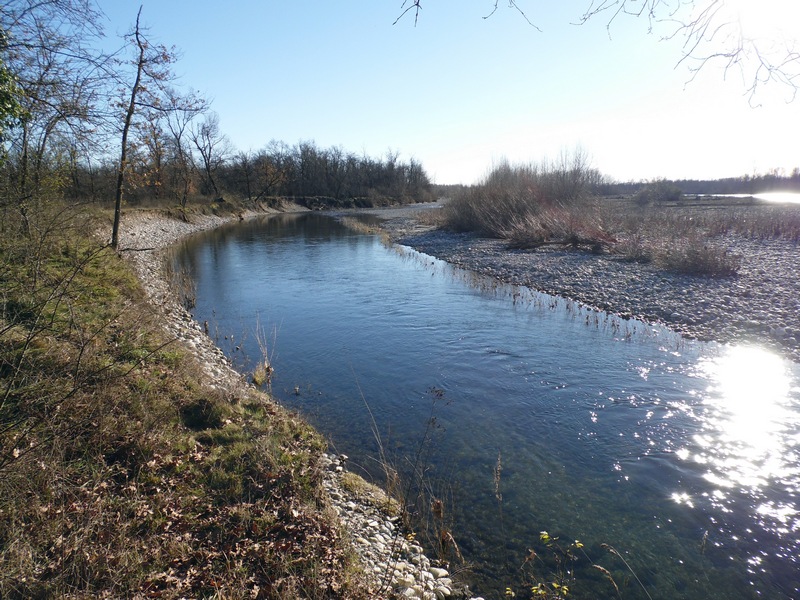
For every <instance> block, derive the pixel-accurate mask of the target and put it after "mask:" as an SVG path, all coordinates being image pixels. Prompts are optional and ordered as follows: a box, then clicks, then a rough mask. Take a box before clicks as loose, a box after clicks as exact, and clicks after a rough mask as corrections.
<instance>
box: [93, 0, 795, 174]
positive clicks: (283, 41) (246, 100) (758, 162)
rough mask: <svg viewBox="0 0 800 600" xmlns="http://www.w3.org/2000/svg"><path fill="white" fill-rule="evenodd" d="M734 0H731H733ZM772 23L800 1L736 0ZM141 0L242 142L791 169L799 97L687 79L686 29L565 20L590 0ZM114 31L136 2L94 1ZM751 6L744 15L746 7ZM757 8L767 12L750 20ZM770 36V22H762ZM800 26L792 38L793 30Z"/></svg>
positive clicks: (461, 161)
mask: <svg viewBox="0 0 800 600" xmlns="http://www.w3.org/2000/svg"><path fill="white" fill-rule="evenodd" d="M728 1H729V2H731V3H733V4H736V1H735V0H728ZM738 2H740V3H742V4H743V5H744V4H747V3H749V4H750V5H758V6H759V7H761V8H759V9H757V12H755V13H753V12H752V11H751V13H750V14H748V15H745V17H746V18H748V19H749V22H750V23H751V24H752V25H753V26H758V27H759V30H760V29H761V28H763V29H764V31H768V28H767V26H768V25H769V23H766V21H768V20H769V19H767V18H766V17H770V18H771V19H772V20H773V21H774V22H777V23H779V24H782V25H784V26H786V25H787V24H788V26H789V27H791V28H795V29H796V31H795V32H789V33H791V34H800V12H799V11H798V10H797V8H796V7H797V6H800V2H798V0H759V1H756V0H738ZM518 3H519V5H520V6H521V7H523V8H524V9H525V11H526V14H527V16H528V17H529V18H530V20H531V21H533V22H534V23H535V24H536V25H537V26H538V27H539V28H540V29H541V30H542V31H541V32H540V31H537V30H536V29H535V28H533V27H531V26H530V25H528V24H527V23H526V22H525V20H524V19H523V18H522V17H521V16H520V15H519V13H517V12H516V11H514V10H513V9H509V8H507V4H508V3H507V2H506V0H500V2H499V9H498V11H497V12H496V13H495V14H494V16H492V17H491V18H490V19H483V18H482V17H484V16H486V15H487V14H488V13H489V12H490V11H491V9H492V7H493V5H494V1H493V0H470V1H469V2H465V1H464V0H424V1H423V11H422V13H421V15H420V20H419V22H418V24H417V25H416V27H415V26H414V18H413V14H409V15H406V17H404V18H403V19H402V20H401V21H400V22H399V23H397V24H395V25H393V22H394V21H395V19H396V18H397V17H398V16H399V15H400V12H401V9H400V5H401V4H402V2H401V0H394V1H390V2H376V1H375V0H345V1H341V2H333V1H330V0H283V1H277V0H231V1H230V2H224V3H223V2H219V1H218V0H215V1H211V0H157V1H156V0H146V1H145V2H143V11H142V22H143V23H144V24H146V25H147V26H148V27H149V35H150V37H151V39H153V40H154V41H158V42H160V43H163V44H166V45H175V46H177V47H178V49H180V51H181V54H182V57H181V60H180V62H179V63H178V64H177V65H176V67H175V70H176V72H177V73H179V74H180V75H181V83H182V84H184V85H186V86H191V87H193V88H195V89H198V90H200V91H201V92H202V93H204V94H205V95H206V96H207V97H209V98H210V99H211V100H212V101H213V104H212V108H213V110H215V111H216V112H217V113H218V114H219V117H220V125H221V128H222V130H223V131H224V132H225V133H226V134H227V136H228V137H229V138H230V140H231V142H232V143H233V144H234V145H235V146H236V148H238V149H240V150H248V149H253V150H256V149H258V148H261V147H263V146H264V145H266V144H267V143H268V142H269V141H270V140H273V139H275V140H282V141H285V142H287V143H289V144H294V143H296V142H298V141H300V140H314V141H316V142H317V144H318V145H319V146H323V147H327V146H332V145H340V146H342V147H344V148H345V149H347V150H350V151H354V152H357V153H359V154H360V153H362V152H366V153H367V154H369V155H372V156H380V155H382V154H384V153H385V152H386V151H387V150H388V149H392V150H395V151H399V152H400V154H401V156H402V157H405V158H409V157H413V158H415V159H417V160H419V161H421V162H422V164H423V165H424V167H425V168H426V170H427V171H428V173H429V175H430V176H431V177H432V178H433V179H434V180H435V181H436V182H437V183H472V182H474V181H475V180H477V179H479V178H480V177H481V176H483V175H484V174H485V173H486V172H487V171H488V170H489V169H490V168H491V166H492V164H493V163H496V162H498V161H499V160H502V159H504V158H505V159H509V160H511V161H512V162H527V161H537V160H540V159H542V158H545V157H554V156H555V155H557V154H558V153H559V152H561V151H563V150H565V149H566V150H570V149H572V148H574V147H576V146H580V147H581V148H583V149H584V150H585V151H586V152H587V153H588V154H589V155H590V157H591V159H592V164H593V166H595V167H596V168H598V169H600V170H601V171H602V172H603V173H605V174H607V175H609V176H611V177H614V178H616V179H619V180H628V179H637V180H638V179H649V178H654V177H669V178H718V177H726V176H736V175H742V174H745V173H753V172H764V171H767V170H769V169H772V168H784V169H787V170H791V169H792V168H793V167H798V166H800V98H798V99H797V100H796V101H794V102H791V103H787V102H786V100H787V94H786V93H785V90H779V89H777V88H776V89H772V88H769V87H768V88H766V90H765V92H764V93H762V94H760V95H759V96H757V97H756V102H757V103H760V104H761V106H758V107H751V105H750V103H749V102H748V98H747V96H746V95H745V91H746V86H745V84H744V83H743V82H742V80H741V78H740V77H739V76H738V75H737V73H736V72H735V71H731V72H729V73H728V76H727V78H725V77H723V73H722V72H721V71H720V68H719V67H718V66H716V65H709V66H707V67H706V68H705V69H704V70H703V71H701V73H700V76H698V77H697V78H696V79H695V80H694V81H693V82H691V83H688V84H687V81H688V80H689V78H690V73H689V72H688V71H687V69H686V66H685V65H679V66H676V64H677V63H678V61H679V60H680V58H681V43H682V40H680V39H678V40H671V41H662V40H661V37H662V36H663V35H665V34H666V33H667V31H668V30H667V29H664V28H663V27H657V28H656V30H655V32H654V33H651V34H649V33H648V23H647V21H646V19H643V18H640V19H636V18H622V19H619V20H618V21H616V22H615V23H613V24H612V26H611V30H610V34H611V35H610V39H609V32H608V31H607V30H606V22H607V19H605V18H604V17H602V16H601V17H598V18H596V19H594V20H592V21H590V22H589V23H587V24H584V25H580V26H578V25H573V24H572V23H574V22H575V21H577V20H578V19H579V17H580V16H581V14H582V13H583V11H584V10H585V9H586V7H587V6H588V5H589V0H570V1H560V0H559V1H556V0H518ZM99 5H100V7H101V8H102V9H103V10H104V11H105V12H106V14H107V15H108V21H107V24H106V29H107V32H108V33H109V34H112V35H113V34H116V33H118V34H122V33H124V32H126V31H127V30H129V29H130V27H131V25H132V23H133V22H134V20H135V17H136V12H137V10H138V7H139V3H138V2H129V1H127V0H100V1H99ZM753 15H755V16H753ZM762 16H763V17H765V18H764V19H763V21H765V22H762V18H761V17H762ZM770 35H772V34H771V33H770ZM798 37H800V36H798Z"/></svg>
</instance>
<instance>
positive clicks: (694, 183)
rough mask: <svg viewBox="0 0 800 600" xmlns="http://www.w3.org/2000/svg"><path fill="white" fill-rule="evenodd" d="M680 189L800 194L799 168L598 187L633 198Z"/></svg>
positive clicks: (602, 191)
mask: <svg viewBox="0 0 800 600" xmlns="http://www.w3.org/2000/svg"><path fill="white" fill-rule="evenodd" d="M668 187H669V188H672V189H677V190H678V191H679V192H680V193H682V194H689V195H692V194H699V195H704V194H761V193H764V192H800V167H795V168H794V169H793V170H792V171H791V173H790V174H788V175H787V174H784V173H783V171H782V170H780V169H774V170H772V171H770V172H768V173H764V174H755V175H742V176H741V177H725V178H723V179H674V180H673V179H658V180H654V181H626V182H613V181H606V182H604V183H602V184H601V185H600V186H598V188H597V191H598V193H600V195H604V196H613V195H631V194H636V193H638V192H639V191H640V190H642V189H644V188H650V189H652V188H659V189H666V188H668Z"/></svg>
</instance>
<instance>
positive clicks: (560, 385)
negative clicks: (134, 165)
mask: <svg viewBox="0 0 800 600" xmlns="http://www.w3.org/2000/svg"><path fill="white" fill-rule="evenodd" d="M176 263H177V264H178V266H179V268H181V269H183V270H185V271H186V272H188V273H189V274H190V275H191V277H192V278H193V280H194V281H195V283H196V294H195V296H196V305H195V307H194V309H193V314H194V316H195V318H196V319H197V320H198V321H200V322H203V321H208V323H209V330H210V334H211V335H212V337H214V338H216V340H217V343H218V344H219V346H220V347H221V348H222V349H223V350H224V351H225V352H226V353H227V354H228V356H230V357H231V359H232V360H233V361H234V363H235V364H236V366H237V367H238V368H239V369H240V370H241V371H242V372H249V371H251V370H252V368H253V366H254V364H255V361H256V360H258V359H259V357H260V356H262V354H263V353H264V352H266V354H267V355H268V356H269V358H270V361H271V364H272V366H273V367H274V369H275V372H274V377H273V379H272V382H271V389H272V392H273V394H274V395H275V396H276V397H277V398H278V399H279V400H280V401H281V402H282V403H284V404H285V405H288V406H290V407H292V408H294V409H297V410H298V411H300V412H301V413H302V414H303V415H304V416H305V417H306V418H307V419H308V420H309V421H310V422H311V423H313V424H314V425H315V426H316V427H317V428H318V429H319V430H320V431H322V432H323V433H324V434H325V435H326V436H327V437H328V438H329V439H330V440H331V444H332V446H333V448H334V449H335V451H337V452H340V453H344V454H347V455H348V456H349V457H350V468H351V469H352V470H355V471H359V472H363V473H366V474H368V475H370V476H372V477H374V478H375V479H377V482H378V483H381V484H386V479H385V478H384V473H385V471H384V469H383V468H382V467H381V464H382V463H384V464H390V465H393V466H394V467H395V468H396V470H397V471H398V472H399V473H400V478H399V480H398V481H399V482H400V483H392V482H393V481H395V480H392V481H390V482H389V485H397V486H398V488H399V489H400V490H402V491H405V492H407V495H408V496H410V497H411V498H412V499H414V500H416V503H415V505H416V508H417V509H418V511H419V517H420V522H419V528H420V537H421V538H422V541H423V542H425V543H426V544H427V546H428V548H429V554H431V555H436V553H437V552H442V553H443V554H444V555H446V557H447V558H449V559H450V560H451V561H452V563H451V565H450V568H451V570H458V569H459V568H460V566H468V567H469V569H468V570H467V571H466V572H465V576H466V577H467V579H469V581H470V584H471V589H472V591H473V592H474V593H477V594H483V595H485V596H486V597H488V598H500V597H502V596H503V595H504V590H505V589H506V587H511V588H512V589H514V590H515V591H517V592H518V594H519V596H520V597H530V589H529V588H530V587H531V586H532V585H533V584H534V583H536V582H537V581H543V582H545V583H548V584H551V583H552V581H554V580H559V579H558V578H559V577H561V576H563V577H564V579H563V581H568V582H569V583H570V586H571V588H572V589H571V591H570V596H571V597H578V598H580V597H586V598H588V597H614V596H616V592H615V591H614V588H613V587H612V584H611V583H610V582H609V579H608V575H610V576H611V577H613V579H614V580H615V582H616V584H617V585H618V586H619V588H620V592H621V595H622V597H623V598H634V599H636V598H648V597H652V598H670V599H672V598H686V599H701V598H702V599H707V598H719V599H722V598H726V599H730V598H759V597H767V598H796V597H800V575H798V572H800V564H798V563H800V558H799V557H800V516H799V515H798V490H800V365H799V364H797V363H792V362H790V361H787V360H784V359H782V358H781V357H779V356H776V355H774V354H770V353H769V352H767V351H765V350H763V349H760V348H758V347H731V346H723V345H717V344H705V343H698V342H692V341H688V340H684V339H682V338H681V337H679V336H677V335H676V334H674V333H672V332H670V331H668V330H666V329H663V328H660V327H653V326H650V325H646V324H644V323H641V322H636V321H627V320H622V319H619V318H616V317H613V316H610V315H607V314H604V313H596V312H594V311H591V310H588V309H587V308H585V307H583V306H580V305H578V304H575V303H572V302H569V301H567V300H564V299H561V298H555V297H551V296H547V295H544V294H539V293H536V292H532V291H530V290H527V289H525V288H514V287H508V286H504V285H499V284H497V283H496V282H494V281H492V280H486V279H482V278H480V277H477V276H474V275H472V274H470V273H467V272H464V271H460V270H458V269H455V268H453V267H451V266H449V265H447V264H446V263H443V262H441V261H438V260H436V259H434V258H431V257H429V256H426V255H424V254H419V253H417V252H414V251H413V250H410V249H408V248H403V247H390V246H386V245H385V244H384V243H382V242H381V239H380V238H379V237H378V236H374V235H366V234H361V233H356V232H354V231H351V230H349V229H347V228H345V227H343V226H342V225H341V224H339V223H337V222H336V221H334V220H333V219H331V218H329V217H326V216H324V215H319V214H302V215H278V216H273V217H269V218H263V219H255V220H252V221H247V222H244V223H239V224H234V225H231V226H225V227H221V228H219V229H217V230H214V231H211V232H208V233H205V234H202V235H198V236H196V237H193V238H191V239H190V240H188V241H187V242H186V243H185V244H184V246H183V247H182V249H181V251H180V252H179V253H178V254H177V257H176ZM381 449H382V451H381ZM381 454H382V455H383V456H382V457H381ZM426 525H427V526H428V527H427V528H426ZM429 532H430V533H429ZM443 532H444V533H445V535H444V536H442V533H443ZM542 532H547V535H548V536H549V538H548V537H545V536H544V535H543V533H542ZM446 534H451V535H452V538H448V537H447V535H446ZM443 538H444V540H445V542H446V543H445V544H442V543H441V541H442V539H443ZM554 538H558V540H557V541H555V542H554V543H553V542H552V540H553V539H554ZM548 540H550V545H549V546H548V544H547V543H546V542H547V541H548ZM576 540H579V541H580V544H576V543H575V542H576ZM570 547H571V550H570V552H571V554H572V555H574V556H575V557H576V560H574V561H572V560H566V561H561V562H559V557H560V556H562V555H561V554H559V552H560V551H559V550H558V548H561V549H562V550H565V551H566V550H567V549H569V548H570ZM531 550H533V551H534V553H531ZM594 564H596V565H600V566H601V567H602V568H603V569H605V572H604V571H602V570H600V569H597V568H595V567H593V566H592V565H594ZM569 569H572V570H574V573H575V576H574V582H573V577H572V576H571V575H570V574H569V573H568V572H567V570H569Z"/></svg>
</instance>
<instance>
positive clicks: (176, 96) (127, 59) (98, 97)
mask: <svg viewBox="0 0 800 600" xmlns="http://www.w3.org/2000/svg"><path fill="white" fill-rule="evenodd" d="M131 17H132V25H131V29H130V30H129V32H128V33H127V34H126V35H124V36H123V37H122V38H121V39H120V40H119V45H118V48H117V49H116V50H114V51H111V52H109V51H107V50H106V49H105V48H108V47H110V46H112V45H113V43H109V41H108V39H107V37H106V36H105V34H104V32H103V29H102V23H103V15H102V13H101V12H100V11H99V9H98V8H97V6H96V4H95V3H94V1H93V0H10V1H9V2H5V3H2V4H0V217H1V218H2V222H0V226H6V225H8V226H11V224H12V223H15V226H19V227H20V229H21V230H22V231H23V232H24V231H27V230H29V229H30V227H31V218H32V217H33V215H35V214H36V213H37V210H38V208H41V207H42V205H43V204H46V203H48V202H52V201H53V200H54V199H58V198H66V199H70V200H80V201H84V200H88V201H94V202H97V203H102V204H105V205H110V204H114V205H116V209H117V210H116V212H117V213H119V208H120V206H122V205H123V204H124V203H128V204H163V205H179V206H181V207H184V208H185V206H186V203H187V202H188V201H190V200H192V201H196V200H208V201H218V200H220V199H235V200H237V201H250V202H273V201H274V199H275V198H276V197H290V198H293V199H295V200H296V201H298V202H300V203H304V204H307V205H314V206H319V205H334V206H347V205H356V204H361V205H367V204H386V203H392V202H410V201H419V200H427V199H429V198H430V196H431V191H430V188H431V185H430V181H429V179H428V176H427V174H426V173H425V171H424V169H423V168H422V165H421V164H420V163H419V162H417V161H416V160H414V159H410V160H401V159H400V156H399V154H398V153H397V152H395V151H389V152H387V153H386V154H385V155H384V156H383V157H381V158H373V157H369V156H366V155H356V154H353V153H352V152H348V151H346V150H344V149H343V148H341V147H336V146H334V147H331V148H320V147H318V146H317V145H316V144H315V143H314V142H311V141H303V142H300V143H297V144H296V145H293V146H290V145H288V144H286V143H283V142H271V143H269V144H268V145H267V146H265V147H264V148H263V149H261V150H257V151H238V150H236V149H235V148H234V147H233V145H232V144H231V142H230V141H229V140H228V138H227V137H226V136H225V134H224V132H223V131H222V129H221V127H220V122H219V118H218V117H217V115H216V114H215V113H213V112H212V111H211V110H210V106H209V102H208V101H207V100H206V99H205V98H203V97H202V96H200V95H198V94H197V93H196V92H194V91H193V90H190V89H186V88H183V87H178V86H177V85H176V77H175V75H174V72H173V65H174V64H175V62H176V61H177V52H176V50H175V49H174V48H169V47H166V46H163V45H161V44H157V43H154V42H153V41H152V40H150V39H149V37H148V31H147V29H146V28H145V27H144V26H143V25H141V24H140V18H141V9H140V11H139V14H132V15H131ZM117 221H118V219H116V218H115V226H114V232H113V236H112V243H114V241H115V240H116V234H117V225H118V222H117Z"/></svg>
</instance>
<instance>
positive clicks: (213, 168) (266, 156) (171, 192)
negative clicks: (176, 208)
mask: <svg viewBox="0 0 800 600" xmlns="http://www.w3.org/2000/svg"><path fill="white" fill-rule="evenodd" d="M211 122H212V124H214V126H213V127H212V128H211V129H212V130H213V131H214V132H217V131H218V127H217V126H216V125H215V123H216V119H214V118H212V119H211ZM204 124H207V121H206V122H204ZM149 136H150V137H149V138H147V141H148V143H147V144H145V145H143V146H140V145H136V146H134V151H133V152H132V156H131V158H130V162H129V165H128V169H129V171H128V179H129V182H130V183H129V186H128V189H127V191H126V198H127V202H128V203H129V204H131V205H143V204H147V205H152V204H172V205H175V204H185V202H186V200H187V199H194V200H198V199H207V200H209V201H219V200H220V199H222V200H224V199H225V198H226V197H228V198H231V197H233V198H235V199H236V200H239V201H247V202H253V203H256V202H258V203H266V204H270V203H275V202H276V201H277V200H278V199H283V198H289V199H292V200H294V201H295V202H297V203H299V204H302V205H306V206H309V207H312V208H316V207H322V206H328V207H345V206H376V205H385V204H393V203H409V202H421V201H427V200H430V199H432V198H433V194H432V191H431V182H430V180H429V179H428V175H427V174H426V172H425V170H424V169H423V167H422V164H421V163H419V162H418V161H416V160H414V159H413V158H412V159H410V160H401V159H400V157H399V155H398V153H396V152H392V151H389V152H387V153H386V154H385V155H384V156H383V157H380V158H374V157H370V156H368V155H365V154H362V155H357V154H354V153H352V152H348V151H346V150H344V149H343V148H341V147H339V146H333V147H330V148H320V147H319V146H317V145H316V144H315V143H314V142H313V141H304V142H299V143H297V144H295V145H289V144H287V143H285V142H279V141H272V142H270V143H269V144H268V145H267V146H265V147H264V148H262V149H260V150H256V151H252V150H250V151H237V150H235V149H234V148H233V147H232V146H231V145H230V144H229V143H228V142H227V140H225V139H224V138H219V139H217V138H215V136H214V135H206V137H205V138H203V139H201V140H199V143H198V144H195V143H194V140H195V136H194V133H192V134H191V135H189V141H190V142H191V145H190V146H189V145H187V146H186V147H183V148H182V147H181V146H180V145H179V141H177V140H175V139H171V138H170V137H169V134H168V133H166V132H164V131H163V130H158V128H156V127H153V128H152V129H151V131H150V132H149ZM159 136H161V137H159ZM203 140H204V141H203ZM215 142H216V143H215ZM116 172H117V166H116V165H115V164H114V163H113V162H111V161H108V160H106V161H101V162H100V163H99V164H98V165H97V166H95V167H90V166H88V165H86V164H77V165H75V169H74V171H73V173H72V174H71V177H70V179H69V184H68V186H67V189H66V192H67V194H68V195H69V196H70V197H72V198H76V199H80V198H92V199H94V200H96V201H98V202H109V201H110V199H112V198H113V186H114V177H115V173H116Z"/></svg>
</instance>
